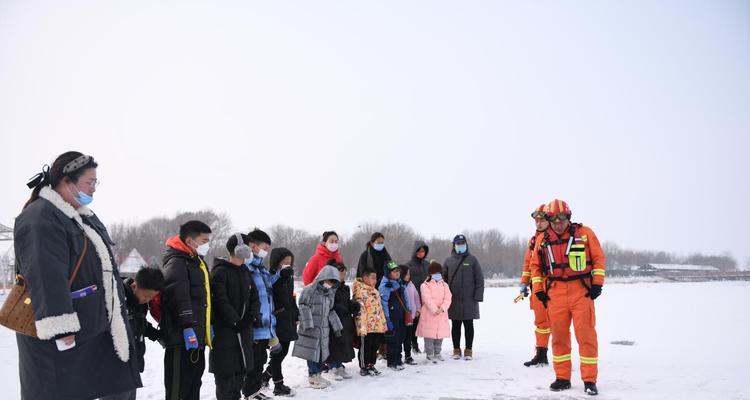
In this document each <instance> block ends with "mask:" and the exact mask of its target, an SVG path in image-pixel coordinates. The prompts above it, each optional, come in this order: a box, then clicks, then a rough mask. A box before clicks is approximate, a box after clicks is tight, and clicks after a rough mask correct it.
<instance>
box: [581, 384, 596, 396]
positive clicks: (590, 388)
mask: <svg viewBox="0 0 750 400" xmlns="http://www.w3.org/2000/svg"><path fill="white" fill-rule="evenodd" d="M583 386H584V387H585V388H584V390H585V391H586V394H587V395H589V396H596V395H598V394H599V389H597V388H596V383H594V382H583Z"/></svg>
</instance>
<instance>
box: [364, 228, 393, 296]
mask: <svg viewBox="0 0 750 400" xmlns="http://www.w3.org/2000/svg"><path fill="white" fill-rule="evenodd" d="M391 260H392V258H391V255H390V254H388V249H386V248H385V236H384V235H383V234H382V233H380V232H375V233H373V234H372V236H371V237H370V241H369V242H367V248H366V249H365V251H364V252H362V254H361V255H360V256H359V264H357V278H361V277H362V272H364V270H365V269H367V268H372V269H374V270H375V273H376V274H377V275H378V281H377V285H376V286H375V287H380V280H381V279H383V275H384V274H385V265H386V264H387V263H388V261H391Z"/></svg>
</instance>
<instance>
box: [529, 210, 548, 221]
mask: <svg viewBox="0 0 750 400" xmlns="http://www.w3.org/2000/svg"><path fill="white" fill-rule="evenodd" d="M531 218H534V219H547V214H545V213H544V211H534V212H533V213H531Z"/></svg>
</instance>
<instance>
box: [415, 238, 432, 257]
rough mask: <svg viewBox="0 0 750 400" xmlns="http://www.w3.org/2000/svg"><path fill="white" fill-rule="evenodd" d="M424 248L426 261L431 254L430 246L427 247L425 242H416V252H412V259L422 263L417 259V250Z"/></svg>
mask: <svg viewBox="0 0 750 400" xmlns="http://www.w3.org/2000/svg"><path fill="white" fill-rule="evenodd" d="M422 247H424V258H423V259H422V260H426V259H427V256H428V255H429V254H430V246H428V245H427V243H425V242H424V241H423V240H417V241H415V242H414V250H412V252H411V258H412V260H414V261H422V260H420V259H418V258H417V250H419V249H421V248H422Z"/></svg>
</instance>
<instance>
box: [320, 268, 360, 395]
mask: <svg viewBox="0 0 750 400" xmlns="http://www.w3.org/2000/svg"><path fill="white" fill-rule="evenodd" d="M331 265H333V266H334V267H336V268H337V269H338V270H339V279H340V280H341V284H340V285H338V287H337V288H336V295H335V296H334V301H333V310H334V311H336V315H338V317H339V320H340V321H341V325H342V326H343V327H344V330H343V331H342V334H341V336H335V335H334V336H331V337H330V343H329V345H328V347H329V349H330V351H329V353H330V355H329V356H328V360H326V363H327V364H328V366H329V367H330V369H331V372H332V377H333V379H335V380H337V381H338V380H342V379H351V378H352V376H351V375H350V374H349V373H348V372H346V369H344V365H343V364H344V363H348V362H351V361H352V360H353V359H354V348H353V347H352V343H353V342H354V318H353V316H355V315H357V314H359V309H360V306H359V303H357V302H356V301H354V300H352V299H351V292H350V291H349V286H346V283H344V282H345V281H346V265H344V264H343V263H339V262H332V263H331Z"/></svg>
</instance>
